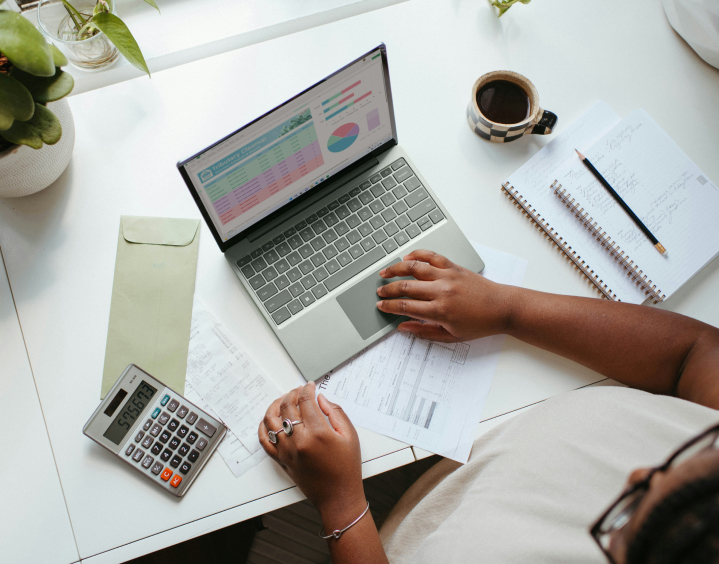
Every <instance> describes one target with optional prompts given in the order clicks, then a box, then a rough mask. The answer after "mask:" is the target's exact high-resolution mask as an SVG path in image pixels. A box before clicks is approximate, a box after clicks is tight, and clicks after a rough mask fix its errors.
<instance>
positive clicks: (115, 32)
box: [92, 13, 150, 76]
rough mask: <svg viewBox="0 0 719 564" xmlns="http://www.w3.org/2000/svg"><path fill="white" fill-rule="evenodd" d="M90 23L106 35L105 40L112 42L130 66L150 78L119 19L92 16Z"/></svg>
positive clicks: (112, 16)
mask: <svg viewBox="0 0 719 564" xmlns="http://www.w3.org/2000/svg"><path fill="white" fill-rule="evenodd" d="M92 23H94V24H95V25H96V26H97V27H98V28H99V29H100V31H102V32H103V33H104V34H105V35H107V38H108V39H109V40H110V41H112V43H113V44H114V45H115V47H117V50H118V51H120V53H122V54H123V55H124V56H125V58H126V59H127V60H128V61H130V64H132V65H133V66H135V67H137V68H138V69H140V70H141V71H144V72H146V73H147V76H150V69H148V68H147V63H146V62H145V57H143V56H142V51H140V46H139V45H138V44H137V41H135V38H134V37H133V36H132V33H130V30H129V29H127V26H126V25H125V23H124V22H123V21H122V20H121V19H120V18H118V17H117V16H116V15H114V14H108V13H102V14H97V15H96V16H93V18H92Z"/></svg>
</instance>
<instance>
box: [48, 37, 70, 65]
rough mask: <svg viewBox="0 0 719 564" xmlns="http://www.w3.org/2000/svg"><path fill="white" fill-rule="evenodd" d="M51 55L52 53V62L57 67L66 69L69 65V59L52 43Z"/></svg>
mask: <svg viewBox="0 0 719 564" xmlns="http://www.w3.org/2000/svg"><path fill="white" fill-rule="evenodd" d="M50 53H52V62H53V64H54V65H55V66H56V67H64V66H65V65H66V64H67V57H66V56H65V55H63V54H62V51H60V49H58V48H57V47H55V46H54V45H53V44H52V43H51V44H50Z"/></svg>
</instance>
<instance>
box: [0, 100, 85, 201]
mask: <svg viewBox="0 0 719 564" xmlns="http://www.w3.org/2000/svg"><path fill="white" fill-rule="evenodd" d="M48 108H49V109H51V110H52V111H53V112H54V113H55V115H56V116H57V117H58V119H59V120H60V123H61V124H62V137H61V138H60V141H58V142H57V143H55V144H54V145H43V147H42V149H31V148H30V147H26V146H25V145H17V146H15V147H11V148H10V149H8V150H7V151H5V152H4V153H0V198H17V197H19V196H28V195H30V194H34V193H35V192H39V191H40V190H42V189H44V188H47V187H48V186H50V184H52V183H53V182H55V180H57V178H58V177H59V176H60V175H61V174H62V172H63V171H64V170H65V169H66V168H67V165H68V163H69V162H70V157H72V149H73V147H74V146H75V122H74V121H73V119H72V111H70V105H69V104H68V103H67V100H65V99H63V100H59V101H57V102H52V103H50V104H48Z"/></svg>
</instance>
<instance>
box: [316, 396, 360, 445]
mask: <svg viewBox="0 0 719 564" xmlns="http://www.w3.org/2000/svg"><path fill="white" fill-rule="evenodd" d="M317 403H318V404H319V406H320V409H321V410H322V412H323V413H324V414H325V415H326V416H327V417H328V418H329V420H330V425H332V428H333V429H334V430H335V431H337V432H338V433H339V434H340V435H342V436H345V437H346V436H348V435H349V434H351V433H352V432H353V431H354V425H352V421H350V418H349V417H347V414H346V413H345V410H344V409H342V407H340V406H339V405H337V404H336V403H332V402H331V401H330V400H328V399H327V398H326V397H325V396H324V395H322V394H319V395H318V396H317Z"/></svg>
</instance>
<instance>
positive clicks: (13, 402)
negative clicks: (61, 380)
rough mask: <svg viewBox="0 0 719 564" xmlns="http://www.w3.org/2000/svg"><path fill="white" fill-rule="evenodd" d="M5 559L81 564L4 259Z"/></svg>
mask: <svg viewBox="0 0 719 564" xmlns="http://www.w3.org/2000/svg"><path fill="white" fill-rule="evenodd" d="M0 336H1V337H0V413H2V415H3V420H4V421H6V423H7V427H6V428H7V432H3V433H2V435H0V452H2V455H1V456H0V481H1V483H2V485H0V507H2V510H0V531H2V534H0V555H2V560H3V562H38V563H40V562H43V563H45V562H57V563H60V562H61V563H63V564H69V563H70V562H77V561H79V560H80V556H79V555H78V553H77V547H76V546H75V539H74V538H73V535H72V527H71V526H70V518H69V516H68V513H67V507H66V506H65V500H64V499H63V496H62V488H61V486H60V480H59V479H58V476H57V470H56V469H55V460H54V459H53V456H52V448H51V447H50V441H49V439H48V436H47V429H46V428H45V420H44V419H43V416H42V408H41V407H40V402H39V401H38V397H37V392H36V390H35V383H34V382H33V377H32V371H31V369H30V363H29V362H28V359H27V354H26V352H25V345H24V343H23V339H22V332H21V330H20V324H19V323H18V318H17V314H16V312H15V304H14V303H13V299H12V294H11V293H10V286H9V285H8V280H7V277H6V275H5V267H4V266H3V261H2V257H0Z"/></svg>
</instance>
